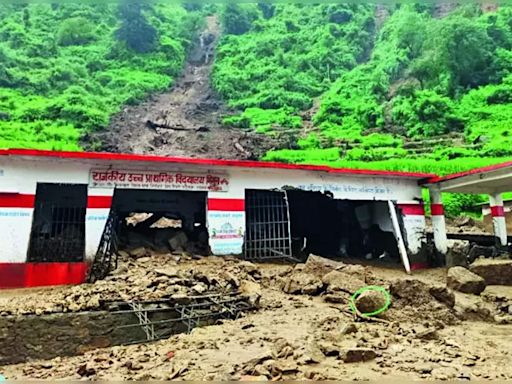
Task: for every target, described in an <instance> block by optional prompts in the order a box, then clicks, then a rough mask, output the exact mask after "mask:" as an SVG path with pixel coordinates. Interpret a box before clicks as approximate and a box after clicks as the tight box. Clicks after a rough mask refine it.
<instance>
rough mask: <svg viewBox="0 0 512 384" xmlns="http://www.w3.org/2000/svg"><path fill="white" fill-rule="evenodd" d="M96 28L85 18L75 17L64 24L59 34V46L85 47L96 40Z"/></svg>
mask: <svg viewBox="0 0 512 384" xmlns="http://www.w3.org/2000/svg"><path fill="white" fill-rule="evenodd" d="M93 30H94V27H93V25H92V24H91V23H90V22H89V21H88V20H87V19H85V18H83V17H74V18H71V19H68V20H65V21H63V22H62V24H61V26H60V27H59V31H58V32H57V42H58V43H59V45H62V46H67V45H84V44H87V43H90V42H91V41H93V40H94V38H95V36H94V32H93Z"/></svg>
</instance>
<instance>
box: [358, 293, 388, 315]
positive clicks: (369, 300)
mask: <svg viewBox="0 0 512 384" xmlns="http://www.w3.org/2000/svg"><path fill="white" fill-rule="evenodd" d="M355 304H356V308H357V309H358V310H359V312H361V313H372V312H375V311H377V310H379V309H381V308H383V307H384V306H385V305H386V296H385V295H384V293H382V292H378V291H366V292H363V293H361V294H360V295H359V296H358V297H357V299H356V303H355Z"/></svg>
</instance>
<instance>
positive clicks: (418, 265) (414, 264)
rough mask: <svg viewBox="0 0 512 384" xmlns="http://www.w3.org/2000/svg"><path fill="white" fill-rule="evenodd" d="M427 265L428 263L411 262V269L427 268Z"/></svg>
mask: <svg viewBox="0 0 512 384" xmlns="http://www.w3.org/2000/svg"><path fill="white" fill-rule="evenodd" d="M428 267H429V266H428V263H412V264H411V271H416V270H418V269H427V268H428Z"/></svg>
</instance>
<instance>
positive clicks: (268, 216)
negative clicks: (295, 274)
mask: <svg viewBox="0 0 512 384" xmlns="http://www.w3.org/2000/svg"><path fill="white" fill-rule="evenodd" d="M245 204H246V234H245V249H244V257H245V258H246V259H248V260H258V259H259V260H265V259H283V258H292V246H291V236H290V212H289V207H288V199H287V195H286V192H283V191H259V190H248V191H246V199H245Z"/></svg>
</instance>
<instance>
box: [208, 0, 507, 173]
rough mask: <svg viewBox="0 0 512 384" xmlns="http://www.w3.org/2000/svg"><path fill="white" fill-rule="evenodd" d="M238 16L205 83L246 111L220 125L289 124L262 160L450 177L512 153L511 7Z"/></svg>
mask: <svg viewBox="0 0 512 384" xmlns="http://www.w3.org/2000/svg"><path fill="white" fill-rule="evenodd" d="M236 11H237V12H239V13H245V14H247V15H249V16H248V17H247V19H249V20H252V21H251V23H250V26H246V28H245V31H243V30H240V29H239V30H236V29H234V28H232V29H233V30H230V28H229V26H228V28H226V29H227V32H228V34H227V35H226V36H225V38H224V40H223V41H222V42H221V45H220V47H219V50H218V57H217V66H216V71H215V72H214V77H213V83H214V85H215V86H216V88H217V89H218V90H219V92H220V94H221V95H222V96H223V97H224V98H225V99H227V100H228V101H229V103H230V105H232V106H233V107H235V108H239V109H242V110H243V112H242V113H240V114H239V115H238V116H235V117H230V118H228V119H226V120H225V121H226V122H227V123H229V124H231V125H234V126H238V127H240V128H247V127H252V128H256V129H257V130H260V131H262V132H266V133H268V134H272V133H275V134H278V133H279V130H280V129H282V127H283V126H287V127H290V128H295V131H294V133H295V135H296V137H297V140H296V145H294V146H291V147H290V148H286V149H281V150H277V151H272V152H270V153H268V154H267V155H266V157H265V158H266V159H268V160H277V161H287V162H307V163H329V164H335V165H340V166H349V167H368V166H371V167H373V168H384V169H397V170H404V169H407V170H419V171H431V172H439V173H447V172H452V171H457V170H461V169H467V168H470V167H474V166H479V165H486V164H488V163H492V162H497V161H501V158H504V157H508V156H511V155H512V145H511V144H512V139H511V138H510V133H511V132H512V119H511V118H512V108H511V107H512V105H510V103H511V102H512V88H511V85H512V76H511V75H510V70H511V69H512V55H511V51H510V49H511V47H512V30H511V29H512V13H511V8H510V7H500V8H499V9H498V10H496V9H494V8H490V9H481V8H479V7H477V6H469V5H468V6H461V7H453V9H450V8H448V9H446V7H445V9H443V8H442V7H436V6H429V7H419V6H412V5H402V6H393V7H388V8H385V7H383V6H381V7H370V6H356V5H325V6H316V7H312V6H308V7H304V6H300V5H278V6H275V7H272V8H271V11H268V10H265V9H257V7H255V6H253V7H252V8H251V6H245V8H241V7H239V9H237V10H236ZM258 11H259V12H258ZM265 13H266V15H265ZM254 15H258V16H257V18H256V16H254ZM230 32H231V33H230ZM241 32H243V33H241ZM315 102H316V103H315ZM310 116H312V119H311V120H312V121H308V119H309V118H310ZM276 127H278V128H276Z"/></svg>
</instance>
